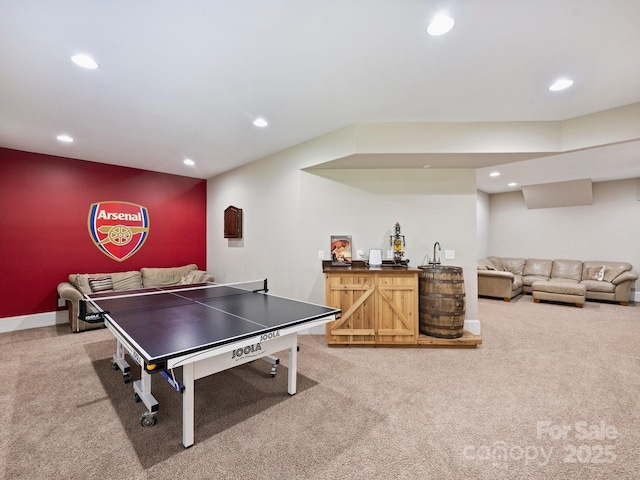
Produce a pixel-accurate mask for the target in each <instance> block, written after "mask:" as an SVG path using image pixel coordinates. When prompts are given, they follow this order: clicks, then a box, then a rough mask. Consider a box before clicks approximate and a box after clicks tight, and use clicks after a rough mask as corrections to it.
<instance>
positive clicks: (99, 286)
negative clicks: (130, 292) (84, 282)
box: [89, 277, 113, 293]
mask: <svg viewBox="0 0 640 480" xmlns="http://www.w3.org/2000/svg"><path fill="white" fill-rule="evenodd" d="M89 285H90V286H91V291H92V292H93V293H100V292H113V281H112V280H111V277H100V278H90V279H89Z"/></svg>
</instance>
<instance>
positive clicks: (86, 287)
mask: <svg viewBox="0 0 640 480" xmlns="http://www.w3.org/2000/svg"><path fill="white" fill-rule="evenodd" d="M203 282H213V276H211V275H209V274H208V273H207V272H205V271H202V270H198V266H197V265H195V264H193V263H192V264H190V265H185V266H183V267H168V268H146V267H145V268H142V269H141V270H139V271H138V270H132V271H128V272H114V273H84V274H79V273H77V274H76V273H72V274H71V275H69V281H68V282H62V283H60V284H59V285H58V295H59V296H60V298H62V299H63V300H65V301H66V304H67V307H68V308H69V324H70V325H71V331H73V332H82V331H84V330H91V329H94V328H101V327H103V326H104V325H103V324H102V323H87V322H84V321H82V320H80V319H78V300H80V299H82V298H84V294H91V293H94V292H98V291H115V292H118V291H126V290H138V289H141V288H150V287H168V286H172V285H185V284H191V283H203Z"/></svg>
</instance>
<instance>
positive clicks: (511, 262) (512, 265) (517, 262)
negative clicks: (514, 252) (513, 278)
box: [501, 258, 526, 275]
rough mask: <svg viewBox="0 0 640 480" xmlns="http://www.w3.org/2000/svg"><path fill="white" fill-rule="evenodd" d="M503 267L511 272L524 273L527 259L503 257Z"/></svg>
mask: <svg viewBox="0 0 640 480" xmlns="http://www.w3.org/2000/svg"><path fill="white" fill-rule="evenodd" d="M501 261H502V267H503V268H504V270H505V272H511V273H514V274H516V275H522V272H523V271H524V264H525V261H526V259H524V258H502V259H501Z"/></svg>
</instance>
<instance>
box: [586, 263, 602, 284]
mask: <svg viewBox="0 0 640 480" xmlns="http://www.w3.org/2000/svg"><path fill="white" fill-rule="evenodd" d="M585 280H597V281H599V282H601V281H602V280H604V265H603V266H601V267H587V277H586V279H585Z"/></svg>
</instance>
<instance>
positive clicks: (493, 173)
mask: <svg viewBox="0 0 640 480" xmlns="http://www.w3.org/2000/svg"><path fill="white" fill-rule="evenodd" d="M489 176H490V177H499V176H500V172H491V173H490V174H489Z"/></svg>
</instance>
